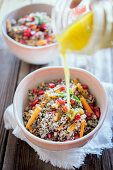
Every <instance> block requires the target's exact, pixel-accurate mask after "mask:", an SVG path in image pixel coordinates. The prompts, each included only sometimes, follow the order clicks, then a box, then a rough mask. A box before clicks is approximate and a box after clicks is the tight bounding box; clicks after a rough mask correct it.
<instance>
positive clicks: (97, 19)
mask: <svg viewBox="0 0 113 170" xmlns="http://www.w3.org/2000/svg"><path fill="white" fill-rule="evenodd" d="M71 2H72V0H63V1H62V0H58V1H57V3H56V5H55V7H54V8H53V11H52V25H53V31H54V33H55V34H56V36H57V37H58V36H59V35H62V33H63V32H64V30H66V29H67V28H68V27H69V25H72V24H73V23H74V22H75V21H77V20H78V19H79V18H81V17H82V16H83V15H85V14H88V13H90V12H92V14H93V28H92V32H91V36H90V38H89V40H88V43H87V44H86V46H84V48H82V49H80V50H72V49H68V48H67V51H66V52H68V51H71V52H76V53H80V54H92V53H94V52H96V51H97V50H99V49H103V48H109V47H113V1H112V0H92V1H89V0H83V1H82V2H81V3H80V4H79V5H78V6H77V7H76V8H73V9H70V4H71ZM81 24H82V23H81ZM88 29H89V28H88V27H87V30H88ZM73 32H74V29H73ZM73 36H74V34H73ZM75 38H76V37H75ZM69 43H71V41H69ZM69 43H68V42H67V47H68V45H69Z"/></svg>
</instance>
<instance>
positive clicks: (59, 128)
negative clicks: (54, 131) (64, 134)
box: [58, 123, 63, 131]
mask: <svg viewBox="0 0 113 170" xmlns="http://www.w3.org/2000/svg"><path fill="white" fill-rule="evenodd" d="M62 128H63V123H62V124H61V125H60V126H59V127H58V131H61V130H62Z"/></svg>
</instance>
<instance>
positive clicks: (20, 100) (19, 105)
mask: <svg viewBox="0 0 113 170" xmlns="http://www.w3.org/2000/svg"><path fill="white" fill-rule="evenodd" d="M50 75H51V76H50ZM70 76H71V78H79V80H80V82H81V83H83V84H87V85H88V87H89V89H90V92H91V93H92V94H94V96H95V97H96V100H97V103H98V106H99V107H100V110H101V116H100V119H99V123H98V125H97V126H96V128H95V129H94V130H93V131H91V132H90V133H89V134H87V135H86V136H83V137H82V138H79V139H77V140H73V141H67V142H54V141H48V140H44V139H41V138H39V137H36V136H34V135H33V134H31V133H30V132H29V131H27V130H26V128H25V127H24V123H23V119H22V113H23V111H24V108H25V105H26V102H27V93H28V90H29V89H32V88H34V87H36V86H37V85H38V84H40V83H41V82H42V81H45V82H47V81H51V80H55V79H59V78H62V79H64V69H63V68H62V67H45V68H42V69H38V70H36V71H34V72H32V73H30V74H28V75H27V76H26V77H25V78H24V79H23V80H22V81H21V82H20V84H19V85H18V87H17V89H16V92H15V95H14V101H13V106H14V114H15V118H16V121H17V124H18V125H19V127H20V129H21V130H22V132H23V133H24V135H25V136H26V137H27V138H28V140H30V141H31V142H32V143H34V144H35V145H36V146H39V147H41V148H45V149H48V150H56V151H59V150H66V149H71V148H75V147H81V146H83V145H85V144H86V143H87V142H88V141H89V140H91V139H92V138H93V136H94V135H95V134H97V132H98V130H99V129H100V128H101V126H102V124H103V122H104V119H105V116H106V113H107V110H108V101H107V95H106V92H105V91H104V88H103V86H102V84H101V83H100V82H99V80H97V78H96V77H94V76H93V75H92V74H91V73H89V72H87V71H85V70H82V69H75V68H70Z"/></svg>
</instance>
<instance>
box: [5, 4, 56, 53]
mask: <svg viewBox="0 0 113 170" xmlns="http://www.w3.org/2000/svg"><path fill="white" fill-rule="evenodd" d="M36 5H37V6H38V5H48V6H51V7H54V5H52V4H47V3H34V4H30V5H25V6H22V7H20V8H16V9H15V10H12V11H11V12H9V13H8V14H6V15H5V16H4V17H3V20H2V33H3V35H4V36H5V37H6V38H7V39H9V40H10V41H11V42H12V43H14V44H16V45H18V46H20V47H23V48H27V49H34V50H37V49H43V48H49V47H52V46H57V45H58V43H57V42H55V43H52V44H48V45H44V46H28V45H24V44H21V43H19V42H17V41H16V40H13V39H12V38H11V37H10V36H9V35H8V34H7V31H5V28H4V25H6V19H7V18H8V16H10V15H11V14H12V13H14V12H16V11H17V10H20V9H22V8H26V7H30V6H36Z"/></svg>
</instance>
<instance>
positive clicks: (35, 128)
mask: <svg viewBox="0 0 113 170" xmlns="http://www.w3.org/2000/svg"><path fill="white" fill-rule="evenodd" d="M69 91H70V110H68V108H67V94H66V85H65V80H62V79H59V80H54V81H51V82H42V84H40V85H39V86H38V87H36V88H34V89H31V90H29V91H28V101H27V104H26V108H25V109H24V112H23V121H24V125H25V127H26V129H27V130H28V131H29V132H30V133H32V134H33V135H35V136H37V137H40V138H42V139H45V140H49V141H56V142H65V141H70V140H76V139H78V138H81V137H82V136H85V135H87V134H88V133H90V132H91V131H92V130H93V129H94V128H95V127H96V126H97V124H98V121H99V118H100V114H101V112H100V108H99V107H98V106H97V103H96V99H95V97H94V95H93V94H91V93H90V90H89V88H88V86H87V85H86V84H81V83H80V82H79V81H78V79H71V80H70V89H69Z"/></svg>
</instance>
